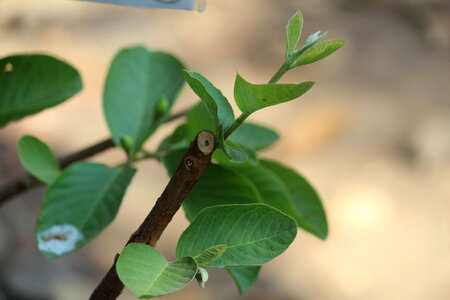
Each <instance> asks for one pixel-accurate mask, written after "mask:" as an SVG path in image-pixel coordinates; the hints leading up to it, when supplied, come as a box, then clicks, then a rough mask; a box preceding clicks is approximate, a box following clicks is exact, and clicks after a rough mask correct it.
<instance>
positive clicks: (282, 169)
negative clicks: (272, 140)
mask: <svg viewBox="0 0 450 300" xmlns="http://www.w3.org/2000/svg"><path fill="white" fill-rule="evenodd" d="M261 164H262V165H263V166H264V167H266V168H267V169H269V170H270V171H272V172H273V173H274V174H276V176H277V177H278V178H279V179H280V180H281V181H282V182H284V184H285V186H286V188H287V190H288V192H289V195H290V199H291V203H292V204H293V206H294V208H295V210H296V212H297V215H298V217H296V218H295V219H296V221H297V223H298V226H299V227H301V228H303V229H304V230H306V231H308V232H310V233H312V234H314V235H316V236H317V237H319V238H321V239H326V237H327V235H328V222H327V218H326V215H325V211H324V209H323V206H322V203H321V201H320V198H319V196H318V195H317V192H316V191H315V190H314V188H313V187H312V186H311V184H309V182H308V181H307V180H306V179H305V178H303V177H302V176H300V175H299V174H298V173H297V172H296V171H294V170H292V169H290V168H288V167H286V166H283V165H281V164H279V163H277V162H275V161H269V160H262V161H261Z"/></svg>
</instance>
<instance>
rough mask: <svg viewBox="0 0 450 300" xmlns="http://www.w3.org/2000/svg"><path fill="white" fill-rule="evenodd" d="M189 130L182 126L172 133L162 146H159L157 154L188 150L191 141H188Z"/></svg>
mask: <svg viewBox="0 0 450 300" xmlns="http://www.w3.org/2000/svg"><path fill="white" fill-rule="evenodd" d="M187 132H188V129H187V125H186V124H181V125H179V126H178V127H177V128H175V130H174V131H173V132H172V134H170V135H168V136H166V137H165V138H164V139H163V141H162V142H161V144H159V146H158V151H157V152H172V151H177V150H180V149H187V148H188V147H189V141H188V140H187V138H186V137H187V136H188V133H187Z"/></svg>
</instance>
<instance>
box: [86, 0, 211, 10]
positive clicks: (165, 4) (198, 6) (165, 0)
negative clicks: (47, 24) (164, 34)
mask: <svg viewBox="0 0 450 300" xmlns="http://www.w3.org/2000/svg"><path fill="white" fill-rule="evenodd" d="M80 1H88V2H101V3H113V4H119V5H127V6H137V7H154V8H169V9H184V10H197V11H200V12H201V11H203V10H205V7H206V0H80Z"/></svg>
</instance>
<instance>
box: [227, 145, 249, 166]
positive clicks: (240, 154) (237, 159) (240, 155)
mask: <svg viewBox="0 0 450 300" xmlns="http://www.w3.org/2000/svg"><path fill="white" fill-rule="evenodd" d="M223 151H224V152H225V154H226V155H227V156H228V158H229V159H230V161H231V162H233V163H238V164H241V163H245V162H246V161H247V160H248V156H247V153H246V152H245V151H244V150H242V149H241V148H240V147H239V146H237V145H235V144H234V143H233V142H225V144H224V147H223Z"/></svg>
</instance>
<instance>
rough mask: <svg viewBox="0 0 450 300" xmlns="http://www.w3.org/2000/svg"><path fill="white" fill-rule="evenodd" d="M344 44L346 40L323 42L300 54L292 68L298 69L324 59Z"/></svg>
mask: <svg viewBox="0 0 450 300" xmlns="http://www.w3.org/2000/svg"><path fill="white" fill-rule="evenodd" d="M346 43H347V41H346V40H331V41H326V42H323V43H321V44H319V45H317V46H314V47H312V48H310V49H309V50H307V51H305V52H304V53H302V54H301V55H300V56H299V57H298V58H297V59H296V60H295V62H294V64H293V65H292V66H293V67H298V66H302V65H307V64H311V63H313V62H316V61H318V60H321V59H324V58H325V57H327V56H329V55H331V54H333V53H334V52H336V51H337V50H339V49H340V48H342V47H343V46H344V45H345V44H346Z"/></svg>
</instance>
